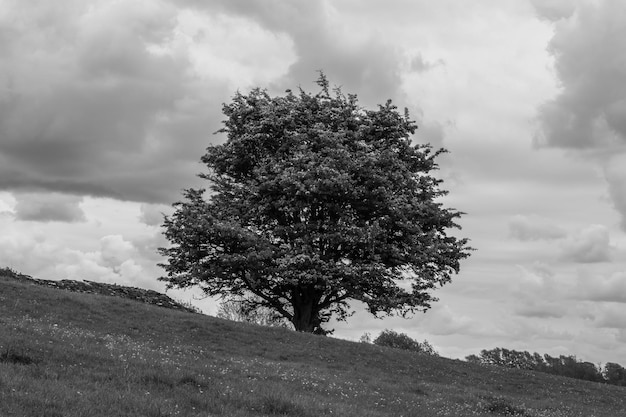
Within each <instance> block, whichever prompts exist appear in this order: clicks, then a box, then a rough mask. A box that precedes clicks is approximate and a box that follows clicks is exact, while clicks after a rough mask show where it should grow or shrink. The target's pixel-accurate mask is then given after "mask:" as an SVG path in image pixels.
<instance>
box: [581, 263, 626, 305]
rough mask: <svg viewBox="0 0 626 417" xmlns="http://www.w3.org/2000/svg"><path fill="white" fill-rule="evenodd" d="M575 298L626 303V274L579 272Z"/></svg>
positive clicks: (621, 272)
mask: <svg viewBox="0 0 626 417" xmlns="http://www.w3.org/2000/svg"><path fill="white" fill-rule="evenodd" d="M575 297H576V298H578V299H583V300H590V301H609V302H616V303H626V272H624V271H617V272H613V273H610V274H598V273H591V272H589V271H588V270H582V271H579V273H578V276H577V280H576V295H575Z"/></svg>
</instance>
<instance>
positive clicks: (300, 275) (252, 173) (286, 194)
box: [160, 74, 470, 333]
mask: <svg viewBox="0 0 626 417" xmlns="http://www.w3.org/2000/svg"><path fill="white" fill-rule="evenodd" d="M317 84H318V85H319V87H320V91H319V92H318V93H316V94H311V93H308V92H305V91H303V90H302V89H300V90H299V92H298V93H297V94H295V93H293V92H292V91H290V90H287V91H286V94H285V95H283V96H277V97H271V96H270V95H269V94H268V93H267V91H265V90H261V89H258V88H257V89H254V90H252V91H251V92H250V93H249V94H247V95H246V94H241V93H237V94H236V95H235V96H234V97H233V99H232V102H231V103H229V104H224V106H223V113H224V114H225V116H226V120H225V121H224V122H223V123H224V127H223V128H222V129H221V130H220V131H219V132H222V133H226V134H227V140H226V142H225V143H224V144H222V145H218V146H211V147H209V148H208V149H207V153H206V154H205V155H204V156H203V157H202V162H203V163H205V164H206V165H207V167H208V168H209V170H208V172H207V173H203V174H200V176H201V177H202V178H204V179H206V180H208V181H209V184H210V186H209V187H210V192H209V193H207V194H208V195H206V196H205V190H204V189H188V190H185V193H184V196H185V200H184V201H182V202H178V203H175V204H174V207H175V208H176V211H175V212H174V214H173V215H171V216H169V217H166V218H165V221H164V224H163V227H164V229H165V231H164V232H165V236H166V237H167V239H168V240H169V241H170V242H171V244H172V245H171V246H170V247H167V248H160V252H161V254H162V255H164V256H166V257H167V259H168V262H167V263H165V264H162V265H161V266H162V267H164V268H165V270H166V271H167V276H166V277H162V278H160V279H161V280H163V281H166V282H167V284H168V287H176V288H183V287H189V286H199V287H201V288H202V289H203V290H204V292H205V293H206V294H207V295H209V296H217V295H220V296H224V297H227V298H228V297H237V298H238V299H241V298H242V297H243V298H244V299H246V300H248V302H249V303H250V307H252V308H253V307H254V306H255V305H258V306H265V307H269V308H272V309H274V310H275V311H276V312H278V313H279V314H281V315H282V316H284V317H285V318H287V319H288V320H289V321H291V322H292V323H293V325H294V327H295V329H296V330H298V331H303V332H316V333H325V330H324V329H322V324H323V323H325V322H327V321H328V320H329V319H330V317H332V316H333V315H335V316H336V317H337V318H338V319H340V320H343V319H345V318H346V317H348V316H349V315H350V314H351V311H350V306H349V304H348V301H349V300H358V301H361V302H363V303H365V305H366V306H367V309H368V310H369V311H370V312H371V313H372V314H374V315H379V314H392V313H394V312H396V313H400V314H401V315H406V314H407V313H411V312H415V311H425V310H426V309H428V308H429V307H430V303H431V302H433V301H436V299H435V298H433V296H432V295H431V294H430V291H431V290H433V289H434V288H436V287H437V286H441V285H443V284H446V283H448V282H450V280H451V275H452V274H453V273H458V272H459V261H460V260H461V259H463V258H465V257H467V256H468V255H469V251H470V248H469V247H468V246H467V239H464V238H457V237H455V236H452V235H449V234H448V232H449V229H454V228H460V227H459V225H458V224H457V223H456V219H458V218H459V217H460V216H461V214H462V213H461V212H459V211H457V210H455V209H450V208H444V207H443V206H442V203H441V202H440V201H438V199H439V198H440V197H442V196H443V195H445V194H447V192H446V191H445V190H442V189H441V187H440V186H441V182H442V181H441V180H440V179H436V178H435V177H434V176H432V175H431V171H433V170H435V169H437V164H436V162H435V158H436V157H437V156H438V155H439V154H441V153H442V152H445V150H443V149H440V150H436V151H434V150H433V149H432V148H431V146H430V145H429V144H415V145H414V144H412V143H411V135H412V134H413V133H414V132H415V130H416V128H417V126H416V124H415V122H414V121H412V120H410V118H409V115H408V112H407V110H405V111H404V114H401V113H399V112H398V110H397V108H396V107H395V106H394V105H393V104H392V102H391V101H387V103H386V104H384V105H380V106H378V109H376V110H366V109H363V108H362V107H360V106H359V105H358V102H357V97H356V95H352V94H351V95H347V96H346V95H344V94H343V93H342V92H341V90H340V89H339V88H335V89H332V90H331V89H330V88H329V82H328V80H327V79H326V77H325V76H324V74H321V75H320V77H319V79H318V80H317Z"/></svg>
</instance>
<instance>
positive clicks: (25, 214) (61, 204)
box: [15, 193, 86, 223]
mask: <svg viewBox="0 0 626 417" xmlns="http://www.w3.org/2000/svg"><path fill="white" fill-rule="evenodd" d="M15 199H16V204H15V219H16V220H24V221H37V222H52V221H56V222H66V223H74V222H84V221H85V220H86V219H85V213H84V212H83V210H82V209H81V207H80V203H81V201H82V197H77V196H70V195H65V194H58V193H46V194H32V193H17V194H15Z"/></svg>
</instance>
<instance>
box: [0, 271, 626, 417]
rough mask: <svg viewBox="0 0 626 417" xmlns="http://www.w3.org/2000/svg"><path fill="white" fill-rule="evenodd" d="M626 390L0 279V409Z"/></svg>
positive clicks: (538, 399)
mask: <svg viewBox="0 0 626 417" xmlns="http://www.w3.org/2000/svg"><path fill="white" fill-rule="evenodd" d="M624 410H626V389H624V388H622V387H616V386H609V385H601V384H595V383H589V382H585V381H579V380H574V379H567V378H559V377H555V376H551V375H546V374H540V373H533V372H528V371H519V370H510V369H504V368H490V367H483V366H479V365H474V364H469V363H465V362H461V361H455V360H449V359H445V358H436V357H429V356H422V355H417V354H413V353H410V352H405V351H398V350H393V349H387V348H381V347H378V346H374V345H366V344H359V343H353V342H348V341H343V340H336V339H332V338H326V337H321V336H314V335H307V334H298V333H295V332H292V331H289V330H285V329H278V328H264V327H260V326H254V325H248V324H243V323H233V322H228V321H225V320H221V319H217V318H213V317H209V316H204V315H199V314H190V313H187V312H183V311H175V310H168V309H164V308H159V307H156V306H152V305H149V304H145V303H139V302H136V301H131V300H126V299H120V298H116V297H107V296H103V295H94V294H80V293H72V292H67V291H60V290H57V289H53V288H47V287H42V286H37V285H32V284H30V283H28V282H20V281H16V280H14V279H10V278H7V277H0V416H20V417H21V416H46V417H61V416H63V417H73V416H107V417H108V416H150V417H165V416H204V417H206V416H235V417H236V416H294V417H296V416H298V417H314V416H355V417H356V416H359V417H361V416H364V417H375V416H415V417H417V416H497V415H518V416H537V417H539V416H584V417H590V416H596V417H600V416H611V417H613V416H621V415H626V411H624Z"/></svg>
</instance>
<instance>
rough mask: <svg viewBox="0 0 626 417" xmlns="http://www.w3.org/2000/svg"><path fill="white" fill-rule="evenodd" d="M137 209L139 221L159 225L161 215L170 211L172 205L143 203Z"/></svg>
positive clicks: (161, 219)
mask: <svg viewBox="0 0 626 417" xmlns="http://www.w3.org/2000/svg"><path fill="white" fill-rule="evenodd" d="M139 210H140V215H139V221H141V222H142V223H144V224H146V225H148V226H160V225H162V224H163V216H165V215H169V214H171V213H172V206H165V205H162V204H145V203H144V204H141V205H140V206H139Z"/></svg>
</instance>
